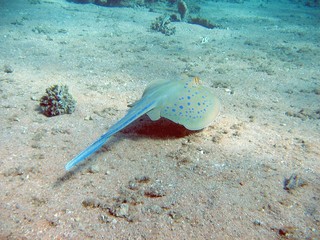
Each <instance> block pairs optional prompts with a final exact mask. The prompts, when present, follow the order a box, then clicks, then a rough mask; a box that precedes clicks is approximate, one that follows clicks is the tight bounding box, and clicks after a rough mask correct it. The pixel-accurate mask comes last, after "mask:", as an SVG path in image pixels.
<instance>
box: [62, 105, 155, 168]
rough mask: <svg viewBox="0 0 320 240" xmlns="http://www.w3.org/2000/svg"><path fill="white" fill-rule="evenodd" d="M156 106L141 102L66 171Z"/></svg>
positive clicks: (68, 165) (83, 152)
mask: <svg viewBox="0 0 320 240" xmlns="http://www.w3.org/2000/svg"><path fill="white" fill-rule="evenodd" d="M155 106H156V101H151V102H150V101H146V100H145V99H141V100H139V101H138V102H137V103H136V104H135V105H134V106H133V107H132V108H131V109H130V110H129V111H128V113H127V115H125V116H124V117H123V118H122V119H121V120H120V121H118V122H117V123H116V124H115V125H113V126H112V127H110V129H109V130H108V131H107V132H106V133H105V134H103V135H102V136H101V137H100V138H98V139H97V140H96V141H95V142H94V143H92V144H91V145H90V146H89V147H87V148H86V149H85V150H83V151H82V152H80V153H79V154H78V155H77V156H76V157H75V158H73V159H72V160H71V161H69V162H68V163H67V164H66V166H65V169H66V170H67V171H69V170H70V169H71V168H73V167H74V166H75V165H77V164H78V163H80V162H82V161H83V160H85V159H86V158H87V157H89V156H90V155H91V154H93V153H94V152H96V151H97V150H99V149H100V148H101V147H102V145H103V144H105V142H106V141H107V140H108V139H109V138H110V137H111V136H112V135H113V134H115V133H117V132H119V131H120V130H121V129H123V128H125V127H126V126H128V125H129V124H130V123H132V122H133V121H134V120H136V119H137V118H139V117H140V116H142V115H143V114H145V113H147V112H149V111H150V110H152V109H153V108H154V107H155Z"/></svg>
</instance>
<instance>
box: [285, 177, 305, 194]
mask: <svg viewBox="0 0 320 240" xmlns="http://www.w3.org/2000/svg"><path fill="white" fill-rule="evenodd" d="M305 185H307V182H306V181H305V180H303V179H302V178H301V177H300V176H298V175H297V174H295V173H293V174H291V176H290V177H289V178H286V179H285V180H284V189H285V190H287V191H288V192H291V191H292V190H295V189H297V188H298V187H303V186H305Z"/></svg>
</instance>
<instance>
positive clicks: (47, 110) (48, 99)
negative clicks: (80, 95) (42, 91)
mask: <svg viewBox="0 0 320 240" xmlns="http://www.w3.org/2000/svg"><path fill="white" fill-rule="evenodd" d="M68 90H69V89H68V87H67V86H66V85H64V86H63V85H62V86H59V85H53V86H52V87H50V88H47V89H46V93H47V94H46V95H44V96H43V97H42V98H41V99H40V108H41V111H42V113H43V114H44V115H46V116H47V117H52V116H56V115H61V114H66V113H68V114H70V113H73V112H74V110H75V107H76V101H75V100H74V99H73V97H72V96H71V95H70V94H69V92H68Z"/></svg>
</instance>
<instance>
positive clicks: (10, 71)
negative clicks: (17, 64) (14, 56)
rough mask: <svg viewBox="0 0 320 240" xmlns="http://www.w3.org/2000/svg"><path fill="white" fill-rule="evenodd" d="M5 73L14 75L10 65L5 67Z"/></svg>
mask: <svg viewBox="0 0 320 240" xmlns="http://www.w3.org/2000/svg"><path fill="white" fill-rule="evenodd" d="M3 71H4V72H5V73H13V67H12V66H10V65H4V66H3Z"/></svg>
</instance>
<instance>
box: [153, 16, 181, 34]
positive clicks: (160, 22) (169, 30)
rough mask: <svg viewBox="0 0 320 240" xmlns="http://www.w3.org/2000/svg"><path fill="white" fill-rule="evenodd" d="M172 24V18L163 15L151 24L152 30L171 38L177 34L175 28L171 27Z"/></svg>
mask: <svg viewBox="0 0 320 240" xmlns="http://www.w3.org/2000/svg"><path fill="white" fill-rule="evenodd" d="M170 23H171V17H170V16H165V15H163V16H160V17H157V18H156V20H155V21H154V22H153V23H152V24H151V29H152V30H154V31H157V32H161V33H163V34H165V35H166V36H170V35H173V34H175V32H176V28H175V27H170V26H169V24H170Z"/></svg>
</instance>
